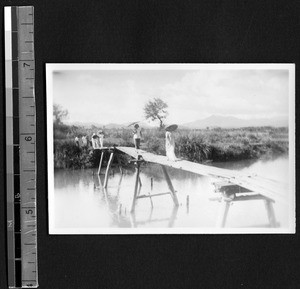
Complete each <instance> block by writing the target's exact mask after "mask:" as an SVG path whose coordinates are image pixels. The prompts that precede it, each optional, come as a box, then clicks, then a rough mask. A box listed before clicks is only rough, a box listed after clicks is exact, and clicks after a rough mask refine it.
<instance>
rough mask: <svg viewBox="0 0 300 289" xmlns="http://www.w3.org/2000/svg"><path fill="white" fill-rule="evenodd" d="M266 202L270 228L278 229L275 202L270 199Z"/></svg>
mask: <svg viewBox="0 0 300 289" xmlns="http://www.w3.org/2000/svg"><path fill="white" fill-rule="evenodd" d="M264 202H265V207H266V210H267V214H268V220H269V224H270V227H272V228H275V227H277V222H276V218H275V212H274V208H273V202H272V201H271V200H269V199H266V200H264Z"/></svg>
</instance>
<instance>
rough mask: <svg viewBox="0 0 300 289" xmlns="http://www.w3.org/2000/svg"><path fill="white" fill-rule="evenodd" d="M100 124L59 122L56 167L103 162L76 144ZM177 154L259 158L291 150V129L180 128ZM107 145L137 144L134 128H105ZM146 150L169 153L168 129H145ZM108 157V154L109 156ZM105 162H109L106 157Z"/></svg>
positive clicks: (217, 158)
mask: <svg viewBox="0 0 300 289" xmlns="http://www.w3.org/2000/svg"><path fill="white" fill-rule="evenodd" d="M96 131H98V128H97V127H92V128H90V129H86V128H83V127H76V126H67V125H59V126H56V127H54V138H55V141H54V167H55V168H74V169H77V168H91V167H97V165H98V164H99V158H100V152H99V151H95V152H94V151H93V150H92V148H91V144H90V143H89V145H88V147H82V146H80V145H79V146H78V145H76V143H75V141H74V139H75V137H76V136H77V137H79V138H80V137H81V136H82V135H88V136H91V135H92V133H93V132H96ZM175 137H176V149H175V152H176V155H177V156H178V157H180V158H183V159H186V160H189V161H193V162H198V163H202V162H206V161H234V160H244V159H256V158H260V157H262V156H264V157H265V156H275V155H282V154H287V153H288V128H272V127H259V128H257V127H255V128H251V127H250V128H241V129H221V128H215V129H203V130H180V129H179V130H178V131H177V132H176V133H175ZM104 145H105V146H118V145H121V146H133V141H132V132H131V130H130V129H109V130H105V139H104ZM141 148H142V149H144V150H147V151H149V152H153V153H155V154H160V155H165V132H164V131H162V130H158V129H154V128H153V129H144V130H143V141H142V147H141ZM107 157H108V154H107V156H106V158H107ZM127 160H128V157H127V156H124V155H122V154H121V153H119V154H117V155H116V157H115V162H117V161H121V162H122V163H124V164H125V163H127ZM104 161H107V159H105V160H104Z"/></svg>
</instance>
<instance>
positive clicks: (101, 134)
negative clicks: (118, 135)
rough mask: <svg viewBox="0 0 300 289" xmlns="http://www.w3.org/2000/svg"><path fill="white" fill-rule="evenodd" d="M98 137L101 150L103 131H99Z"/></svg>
mask: <svg viewBox="0 0 300 289" xmlns="http://www.w3.org/2000/svg"><path fill="white" fill-rule="evenodd" d="M98 137H99V140H100V146H101V148H103V139H104V133H103V130H102V129H100V130H99V131H98Z"/></svg>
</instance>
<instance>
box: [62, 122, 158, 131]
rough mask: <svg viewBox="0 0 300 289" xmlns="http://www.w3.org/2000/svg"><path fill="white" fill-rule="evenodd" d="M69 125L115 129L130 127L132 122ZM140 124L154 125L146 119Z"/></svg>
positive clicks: (148, 126) (73, 123)
mask: <svg viewBox="0 0 300 289" xmlns="http://www.w3.org/2000/svg"><path fill="white" fill-rule="evenodd" d="M67 124H68V125H75V126H82V127H86V128H90V127H92V126H96V127H98V128H104V129H105V128H106V129H113V128H118V129H120V128H128V129H130V127H129V124H130V123H123V124H118V123H108V124H105V125H104V124H100V123H95V122H72V123H67ZM139 125H140V126H141V127H143V128H151V127H152V126H150V125H149V124H148V123H147V122H145V121H141V122H139ZM131 128H133V126H131Z"/></svg>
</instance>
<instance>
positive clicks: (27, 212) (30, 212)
mask: <svg viewBox="0 0 300 289" xmlns="http://www.w3.org/2000/svg"><path fill="white" fill-rule="evenodd" d="M25 213H26V214H27V215H29V214H30V215H31V214H33V211H32V210H31V209H30V210H26V211H25Z"/></svg>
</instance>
